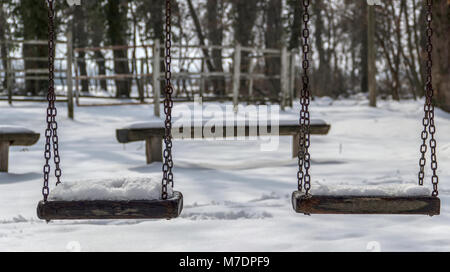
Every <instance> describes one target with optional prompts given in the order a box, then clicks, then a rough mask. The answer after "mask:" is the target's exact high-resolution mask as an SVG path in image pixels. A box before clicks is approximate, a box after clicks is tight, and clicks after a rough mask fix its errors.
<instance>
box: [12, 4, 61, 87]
mask: <svg viewBox="0 0 450 272" xmlns="http://www.w3.org/2000/svg"><path fill="white" fill-rule="evenodd" d="M18 10H19V16H20V20H21V22H22V24H23V31H22V36H23V39H24V40H47V39H48V35H47V28H48V20H47V5H46V3H45V1H20V2H19V9H18ZM55 36H56V35H55ZM55 39H56V37H55ZM22 55H23V57H24V58H36V57H40V58H47V57H48V47H47V45H23V47H22ZM24 68H25V70H29V69H47V68H48V63H47V62H43V61H31V60H27V61H25V66H24ZM26 76H40V75H39V74H34V73H26ZM25 88H26V90H25V92H26V93H30V94H32V95H39V94H42V95H44V94H45V93H46V91H47V88H48V81H47V80H26V81H25Z"/></svg>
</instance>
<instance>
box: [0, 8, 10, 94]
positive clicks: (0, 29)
mask: <svg viewBox="0 0 450 272" xmlns="http://www.w3.org/2000/svg"><path fill="white" fill-rule="evenodd" d="M7 23H8V22H7V21H6V14H5V12H4V10H3V3H0V40H2V41H4V40H6V39H7V36H6V32H7ZM7 57H8V49H7V47H6V43H1V44H0V58H1V60H2V67H3V70H6V68H7V66H8V63H7ZM4 75H5V76H4V78H3V82H1V84H2V86H3V89H6V88H7V86H8V76H9V75H8V73H6V72H5V73H4Z"/></svg>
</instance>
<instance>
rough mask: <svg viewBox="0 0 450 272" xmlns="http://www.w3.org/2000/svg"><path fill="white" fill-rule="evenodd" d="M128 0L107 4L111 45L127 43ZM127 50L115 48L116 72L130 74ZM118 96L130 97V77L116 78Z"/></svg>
mask: <svg viewBox="0 0 450 272" xmlns="http://www.w3.org/2000/svg"><path fill="white" fill-rule="evenodd" d="M127 12H128V5H127V1H124V0H120V1H108V2H107V4H106V21H107V25H108V31H107V35H108V38H109V42H110V43H111V45H126V44H127V43H128V41H127V29H128V22H127ZM127 52H128V51H127V50H114V51H113V57H114V72H115V73H116V74H130V67H129V66H128V61H123V60H121V59H128V54H127ZM115 85H116V97H130V93H131V81H130V79H116V80H115Z"/></svg>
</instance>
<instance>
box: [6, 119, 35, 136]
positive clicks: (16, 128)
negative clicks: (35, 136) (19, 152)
mask: <svg viewBox="0 0 450 272" xmlns="http://www.w3.org/2000/svg"><path fill="white" fill-rule="evenodd" d="M0 120H1V119H0ZM16 133H21V134H30V133H34V131H32V130H30V129H27V128H24V127H20V126H9V125H8V126H6V125H0V134H16Z"/></svg>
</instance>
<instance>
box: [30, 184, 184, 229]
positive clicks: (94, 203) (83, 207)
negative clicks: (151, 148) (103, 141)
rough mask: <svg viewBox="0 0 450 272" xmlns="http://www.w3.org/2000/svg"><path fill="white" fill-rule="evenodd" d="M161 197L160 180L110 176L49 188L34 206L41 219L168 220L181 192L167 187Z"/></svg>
mask: <svg viewBox="0 0 450 272" xmlns="http://www.w3.org/2000/svg"><path fill="white" fill-rule="evenodd" d="M167 187H168V188H167V190H168V192H167V193H168V198H167V199H165V200H163V199H162V198H161V191H162V185H161V180H159V179H154V178H142V177H134V178H130V177H127V178H113V179H101V180H84V181H77V182H64V183H61V184H59V185H58V186H56V188H54V189H53V190H51V191H50V195H49V198H48V201H41V202H39V204H38V207H37V214H38V217H39V218H40V219H45V220H48V221H49V220H64V219H70V220H74V219H161V218H166V219H171V218H175V217H178V216H179V215H180V213H181V211H182V209H183V195H182V194H181V193H180V192H176V191H173V190H172V187H171V186H167Z"/></svg>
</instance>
